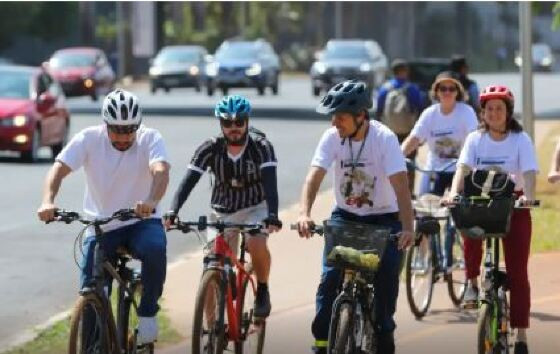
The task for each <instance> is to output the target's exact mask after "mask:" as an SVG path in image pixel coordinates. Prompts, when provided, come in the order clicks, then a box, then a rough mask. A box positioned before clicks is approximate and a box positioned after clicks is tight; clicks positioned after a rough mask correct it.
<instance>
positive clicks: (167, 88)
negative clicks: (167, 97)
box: [163, 86, 171, 93]
mask: <svg viewBox="0 0 560 354" xmlns="http://www.w3.org/2000/svg"><path fill="white" fill-rule="evenodd" d="M163 90H164V91H165V93H169V91H171V89H170V88H169V87H167V86H165V87H164V88H163Z"/></svg>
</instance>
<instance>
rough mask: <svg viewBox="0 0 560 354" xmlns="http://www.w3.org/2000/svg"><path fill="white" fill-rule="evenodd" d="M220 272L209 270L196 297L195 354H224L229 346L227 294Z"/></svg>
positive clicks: (193, 337) (193, 339)
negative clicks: (225, 308) (225, 316)
mask: <svg viewBox="0 0 560 354" xmlns="http://www.w3.org/2000/svg"><path fill="white" fill-rule="evenodd" d="M224 288H225V287H224V286H223V285H222V275H221V271H220V270H207V271H206V272H204V275H203V276H202V281H201V283H200V287H199V288H198V293H197V295H196V302H195V313H194V322H193V332H192V333H193V335H192V353H193V354H222V353H223V351H224V350H225V348H226V346H227V338H226V331H225V329H226V324H225V318H224V313H225V311H224V307H225V293H224Z"/></svg>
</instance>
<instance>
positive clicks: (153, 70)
mask: <svg viewBox="0 0 560 354" xmlns="http://www.w3.org/2000/svg"><path fill="white" fill-rule="evenodd" d="M159 74H161V68H159V67H157V66H152V67H151V68H150V75H152V76H158V75H159Z"/></svg>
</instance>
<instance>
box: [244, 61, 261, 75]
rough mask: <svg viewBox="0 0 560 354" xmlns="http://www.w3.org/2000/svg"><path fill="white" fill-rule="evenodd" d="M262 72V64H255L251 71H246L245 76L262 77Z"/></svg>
mask: <svg viewBox="0 0 560 354" xmlns="http://www.w3.org/2000/svg"><path fill="white" fill-rule="evenodd" d="M261 71H262V68H261V64H259V63H254V64H253V65H251V67H250V68H249V69H247V70H245V74H247V75H249V76H256V75H260V73H261Z"/></svg>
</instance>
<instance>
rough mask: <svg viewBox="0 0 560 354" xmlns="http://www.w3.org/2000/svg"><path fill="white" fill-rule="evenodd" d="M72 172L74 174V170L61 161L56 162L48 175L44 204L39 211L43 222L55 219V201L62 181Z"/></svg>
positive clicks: (44, 190) (44, 189) (45, 184)
mask: <svg viewBox="0 0 560 354" xmlns="http://www.w3.org/2000/svg"><path fill="white" fill-rule="evenodd" d="M70 172H72V169H71V168H70V167H68V165H66V164H64V163H63V162H61V161H56V162H55V163H54V164H53V166H52V167H51V169H50V170H49V172H48V173H47V176H46V177H45V183H44V187H43V198H42V203H41V206H40V207H39V209H38V210H37V215H38V216H39V219H40V220H41V221H51V220H52V219H54V211H55V210H56V206H55V205H54V199H55V198H56V195H57V194H58V191H59V189H60V185H61V184H62V180H63V179H64V178H65V177H66V176H68V174H70Z"/></svg>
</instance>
